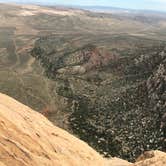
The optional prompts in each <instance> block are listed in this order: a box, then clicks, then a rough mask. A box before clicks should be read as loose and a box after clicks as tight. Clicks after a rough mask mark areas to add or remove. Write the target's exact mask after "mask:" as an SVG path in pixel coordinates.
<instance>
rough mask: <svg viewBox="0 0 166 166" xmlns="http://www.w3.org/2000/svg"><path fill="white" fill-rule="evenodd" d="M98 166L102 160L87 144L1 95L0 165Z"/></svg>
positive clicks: (101, 163)
mask: <svg viewBox="0 0 166 166" xmlns="http://www.w3.org/2000/svg"><path fill="white" fill-rule="evenodd" d="M2 163H3V164H4V165H7V166H10V165H11V166H12V165H15V166H19V165H20V166H23V165H29V166H30V165H31V166H36V165H48V166H49V165H50V166H51V165H63V166H65V165H74V166H76V165H78V166H79V165H80V163H81V164H82V165H85V166H87V165H92V166H93V165H96V166H97V165H98V166H101V165H103V163H104V159H102V157H101V156H100V155H99V154H97V153H96V152H95V151H94V150H93V149H92V148H90V147H89V146H88V145H87V144H86V143H84V142H82V141H81V140H78V139H77V138H75V137H74V136H72V135H70V134H68V133H67V132H66V131H63V130H62V129H60V128H57V127H55V126H53V124H51V123H50V122H49V121H48V120H47V119H46V118H45V117H44V116H42V115H40V114H39V113H37V112H35V111H32V110H31V109H30V108H28V107H26V106H24V105H22V104H21V103H19V102H17V101H16V100H14V99H12V98H10V97H8V96H6V95H3V94H0V165H1V164H2Z"/></svg>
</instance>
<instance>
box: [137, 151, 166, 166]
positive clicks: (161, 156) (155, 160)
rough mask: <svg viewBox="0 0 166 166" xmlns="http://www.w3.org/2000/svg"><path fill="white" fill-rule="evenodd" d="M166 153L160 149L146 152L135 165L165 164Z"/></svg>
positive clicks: (156, 165) (157, 165)
mask: <svg viewBox="0 0 166 166" xmlns="http://www.w3.org/2000/svg"><path fill="white" fill-rule="evenodd" d="M165 165H166V154H165V153H163V152H160V151H151V152H146V153H144V155H142V156H140V157H139V158H138V162H136V163H135V164H134V166H165Z"/></svg>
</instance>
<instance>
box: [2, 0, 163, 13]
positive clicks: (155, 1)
mask: <svg viewBox="0 0 166 166" xmlns="http://www.w3.org/2000/svg"><path fill="white" fill-rule="evenodd" d="M0 2H4V3H20V4H21V3H24V4H38V5H65V6H89V7H90V6H98V7H116V8H125V9H136V10H156V11H165V12H166V0H139V1H138V0H136V1H133V0H126V1H122V0H112V1H110V0H88V1H87V0H71V1H70V2H69V1H67V0H48V1H45V0H0Z"/></svg>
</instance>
